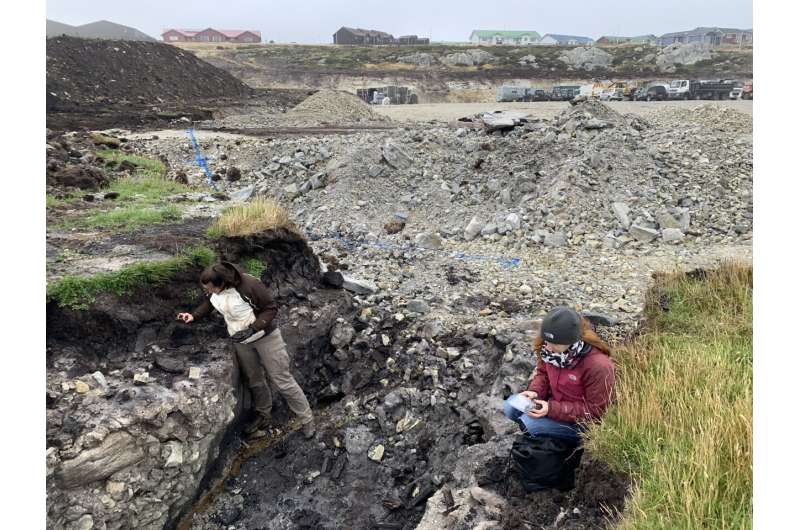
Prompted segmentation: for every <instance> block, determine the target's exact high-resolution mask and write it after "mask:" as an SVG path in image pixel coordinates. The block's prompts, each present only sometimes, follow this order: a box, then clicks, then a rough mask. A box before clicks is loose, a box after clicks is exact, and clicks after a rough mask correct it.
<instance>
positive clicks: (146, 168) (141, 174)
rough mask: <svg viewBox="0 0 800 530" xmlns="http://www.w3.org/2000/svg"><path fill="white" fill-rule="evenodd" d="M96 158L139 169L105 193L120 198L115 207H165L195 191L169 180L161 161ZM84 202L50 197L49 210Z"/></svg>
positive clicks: (111, 154)
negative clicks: (175, 197) (169, 200)
mask: <svg viewBox="0 0 800 530" xmlns="http://www.w3.org/2000/svg"><path fill="white" fill-rule="evenodd" d="M96 154H97V155H98V156H100V157H102V158H103V159H105V160H108V161H113V162H117V163H119V162H122V161H123V160H127V161H129V162H131V163H133V164H135V165H136V166H137V167H136V170H135V171H134V174H133V175H131V176H124V177H121V178H117V179H114V180H113V181H111V184H110V185H109V186H108V187H107V188H104V189H103V190H102V191H103V192H104V193H108V192H116V193H118V194H119V197H117V198H116V199H114V200H113V201H114V202H113V203H111V204H114V203H116V204H121V205H125V206H133V205H137V206H139V207H146V206H154V205H158V204H161V203H163V201H164V198H165V197H167V196H170V195H176V194H179V193H185V192H188V191H191V189H190V188H189V187H188V186H186V185H184V184H180V183H178V182H175V181H173V180H168V179H166V178H165V176H166V168H165V167H164V164H163V163H162V162H161V161H159V160H153V159H151V158H146V157H143V156H138V155H131V154H126V153H121V152H119V151H111V150H102V151H98V152H97V153H96ZM80 200H81V196H80V195H78V194H74V193H73V194H70V195H68V196H66V197H64V198H63V199H59V198H56V197H54V196H52V195H48V196H47V197H46V207H47V208H56V207H61V206H69V205H70V204H71V203H74V202H76V201H80ZM87 204H88V205H89V206H90V207H91V206H92V203H87ZM108 204H109V202H100V203H97V206H96V207H93V208H91V209H92V210H94V209H100V208H103V207H104V206H107V205H108ZM125 215H127V214H121V213H115V214H113V215H112V216H111V217H112V218H119V217H125ZM96 216H101V214H94V215H93V216H92V217H96ZM149 216H150V217H151V218H153V215H152V212H151V213H150V214H149ZM145 217H147V216H145ZM101 218H102V216H101ZM97 222H100V223H101V225H96V224H95V225H92V224H90V225H89V226H102V225H103V221H102V219H101V220H100V221H97ZM111 223H112V226H114V224H113V221H111ZM75 225H77V226H80V225H86V224H85V223H81V222H80V221H77V222H75V223H74V224H73V226H75Z"/></svg>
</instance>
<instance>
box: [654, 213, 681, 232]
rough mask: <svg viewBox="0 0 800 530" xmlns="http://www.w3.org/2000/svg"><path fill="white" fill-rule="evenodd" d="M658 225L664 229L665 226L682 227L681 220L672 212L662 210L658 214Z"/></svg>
mask: <svg viewBox="0 0 800 530" xmlns="http://www.w3.org/2000/svg"><path fill="white" fill-rule="evenodd" d="M656 222H657V223H658V227H659V228H661V229H662V230H664V229H665V228H678V229H680V228H681V222H680V220H679V219H676V218H675V217H674V216H673V215H672V213H670V212H660V213H659V214H658V215H657V216H656Z"/></svg>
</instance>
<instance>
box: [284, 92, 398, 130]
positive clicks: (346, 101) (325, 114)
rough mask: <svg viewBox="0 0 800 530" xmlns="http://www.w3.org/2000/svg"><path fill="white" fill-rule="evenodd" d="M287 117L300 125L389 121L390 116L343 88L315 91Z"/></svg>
mask: <svg viewBox="0 0 800 530" xmlns="http://www.w3.org/2000/svg"><path fill="white" fill-rule="evenodd" d="M287 118H288V119H289V121H290V122H292V123H293V124H298V126H299V125H300V124H309V125H341V124H355V123H365V122H386V121H388V118H386V117H384V116H381V115H379V114H377V113H376V112H374V111H373V110H372V109H371V108H370V106H369V105H368V104H366V103H365V102H364V101H362V100H361V99H359V98H358V97H356V96H354V95H353V94H350V93H348V92H344V91H341V90H320V91H319V92H316V93H314V94H313V95H311V96H309V97H308V98H306V99H305V100H303V101H301V102H300V103H299V104H298V105H297V106H296V107H295V108H293V109H292V110H291V111H289V113H288V115H287Z"/></svg>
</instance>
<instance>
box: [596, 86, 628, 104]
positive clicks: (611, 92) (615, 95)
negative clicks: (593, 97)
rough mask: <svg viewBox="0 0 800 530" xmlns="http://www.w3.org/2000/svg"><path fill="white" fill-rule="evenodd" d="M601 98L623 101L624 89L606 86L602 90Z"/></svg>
mask: <svg viewBox="0 0 800 530" xmlns="http://www.w3.org/2000/svg"><path fill="white" fill-rule="evenodd" d="M600 99H601V100H603V101H622V99H623V98H622V90H621V89H617V88H605V89H603V91H602V92H600Z"/></svg>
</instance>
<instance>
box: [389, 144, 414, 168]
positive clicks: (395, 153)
mask: <svg viewBox="0 0 800 530" xmlns="http://www.w3.org/2000/svg"><path fill="white" fill-rule="evenodd" d="M383 159H384V160H385V161H386V163H387V164H389V165H390V166H392V167H393V168H395V169H407V168H409V167H411V164H412V163H413V162H414V160H413V159H412V158H411V155H410V154H408V152H406V150H405V149H403V148H402V147H400V146H399V145H397V144H396V143H395V142H392V141H391V140H387V141H386V143H385V144H384V145H383Z"/></svg>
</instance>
